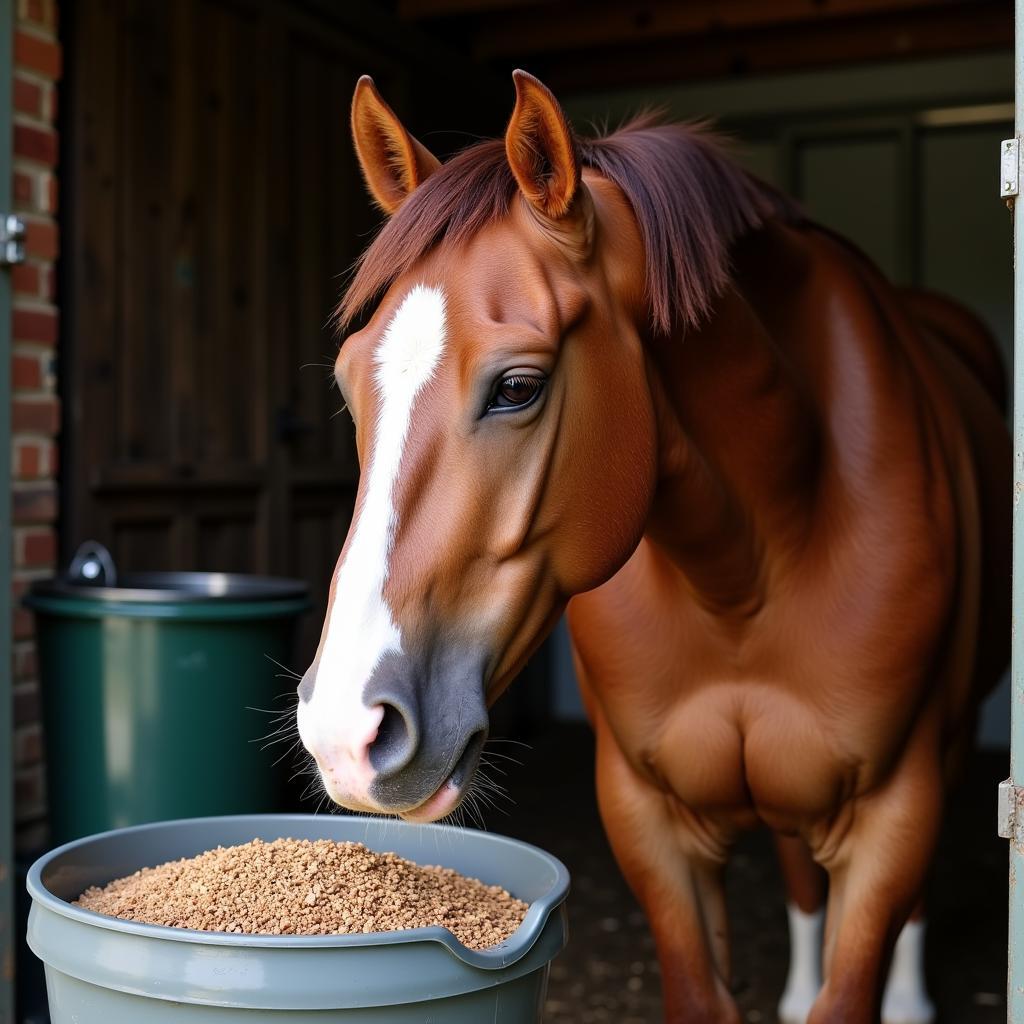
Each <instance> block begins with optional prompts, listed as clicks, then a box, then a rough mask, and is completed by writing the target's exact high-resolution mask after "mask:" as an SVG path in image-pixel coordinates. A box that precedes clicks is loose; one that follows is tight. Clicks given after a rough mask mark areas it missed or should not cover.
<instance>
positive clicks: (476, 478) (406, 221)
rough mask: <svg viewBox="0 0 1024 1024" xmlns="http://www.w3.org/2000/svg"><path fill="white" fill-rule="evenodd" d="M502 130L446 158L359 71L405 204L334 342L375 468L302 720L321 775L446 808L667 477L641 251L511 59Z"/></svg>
mask: <svg viewBox="0 0 1024 1024" xmlns="http://www.w3.org/2000/svg"><path fill="white" fill-rule="evenodd" d="M514 78H515V88H516V103H515V109H514V111H513V114H512V117H511V120H510V123H509V126H508V130H507V132H506V135H505V138H504V140H494V141H490V142H485V143H480V144H477V145H476V146H474V147H471V148H470V149H469V150H466V151H464V152H463V153H461V154H459V155H457V156H455V157H454V158H452V159H451V160H450V161H448V162H447V163H446V164H444V165H442V164H440V163H439V162H438V160H437V159H436V158H435V157H434V156H432V155H431V154H430V153H429V152H428V151H427V149H426V148H425V147H424V146H423V145H422V144H421V143H420V142H418V141H417V140H416V139H414V138H413V137H412V136H411V135H410V134H409V132H408V131H407V130H406V129H405V128H404V126H403V125H402V124H401V123H400V121H399V120H398V119H397V117H396V116H395V114H394V113H393V111H392V110H391V109H390V108H389V107H388V106H387V104H386V103H385V102H384V101H383V99H382V98H381V97H380V95H379V94H378V93H377V91H376V89H375V87H374V85H373V83H372V82H371V81H370V79H368V78H363V79H361V80H360V82H359V84H358V86H357V88H356V92H355V97H354V100H353V107H352V130H353V136H354V141H355V148H356V152H357V155H358V158H359V162H360V164H361V167H362V171H363V174H364V177H365V179H366V183H367V186H368V188H369V191H370V193H371V195H372V196H373V198H374V199H375V200H376V202H377V203H378V205H379V206H380V207H381V208H382V209H383V211H384V212H385V213H386V214H387V215H388V216H389V218H390V219H389V220H388V222H387V223H386V224H385V226H384V228H383V229H382V231H381V233H380V235H379V236H378V238H377V239H376V241H375V242H374V243H373V245H372V246H371V247H370V249H369V250H368V252H367V254H366V255H365V256H364V259H363V261H362V264H361V266H360V268H359V271H358V273H357V275H356V277H355V279H354V281H353V284H352V286H351V287H350V289H349V291H348V294H347V297H346V299H345V302H344V303H343V307H342V310H341V311H340V316H341V321H342V323H343V324H344V323H347V322H348V321H349V320H350V319H351V318H352V317H353V315H354V314H355V313H357V312H359V311H360V309H362V308H363V307H365V306H368V305H370V304H372V303H374V302H375V303H376V306H375V309H373V312H372V315H371V316H369V319H368V321H367V322H366V325H365V326H364V327H363V328H362V329H361V330H359V331H357V332H355V333H352V334H350V335H349V336H348V337H347V338H346V339H345V340H344V342H343V344H342V346H341V349H340V354H339V356H338V359H337V364H336V378H337V382H338V386H339V388H340V390H341V394H342V395H343V397H344V401H345V402H346V404H347V406H348V409H349V411H350V413H351V415H352V417H353V420H354V422H355V429H356V443H357V449H358V454H359V460H360V465H361V467H362V475H361V479H360V484H359V490H358V494H357V498H356V507H355V514H354V516H353V520H352V524H351V528H350V530H349V533H348V537H347V539H346V541H345V544H344V546H343V548H342V551H341V555H340V557H339V560H338V564H337V569H336V572H335V574H334V578H333V582H332V587H331V592H330V602H329V607H328V610H327V615H326V619H325V622H324V627H323V633H322V636H321V641H320V645H319V648H318V650H317V654H316V657H315V659H314V661H313V664H312V665H311V666H310V668H309V670H308V671H307V672H306V674H305V676H304V677H303V680H302V682H301V685H300V686H299V698H300V699H299V703H298V712H297V714H298V725H299V733H300V736H301V738H302V741H303V743H304V745H305V747H306V749H307V750H308V751H309V752H310V753H311V754H312V756H313V758H314V759H315V761H316V764H317V767H318V769H319V773H320V777H321V779H322V781H323V783H324V787H325V789H326V791H327V793H328V794H329V795H330V797H331V798H332V799H333V800H334V801H336V802H337V803H339V804H342V805H344V806H346V807H349V808H352V809H356V810H369V811H377V812H384V813H391V814H399V815H401V816H403V817H405V818H407V819H410V820H434V819H437V818H440V817H443V816H445V815H447V814H448V813H450V812H451V811H452V810H454V808H455V807H456V806H457V805H458V803H459V802H460V801H461V799H462V798H463V796H464V795H465V793H466V791H467V788H468V786H469V784H470V781H471V779H472V776H473V774H474V772H475V770H476V767H477V765H478V761H479V758H480V754H481V750H482V747H483V744H484V741H485V739H486V737H487V731H488V709H489V707H490V706H491V705H492V704H493V702H494V701H495V700H496V699H497V697H498V696H499V695H500V694H501V693H502V691H503V690H504V689H505V687H506V686H507V685H508V684H509V683H510V681H511V680H512V679H513V678H514V677H515V675H516V674H517V672H518V671H519V670H520V668H521V667H522V666H523V665H524V663H525V662H526V660H527V658H528V657H529V655H530V654H531V653H532V652H533V651H534V650H535V649H536V648H537V646H538V645H539V644H540V642H541V641H542V640H543V638H544V637H545V636H546V634H547V633H548V631H549V630H550V628H551V627H552V625H553V624H554V622H555V621H556V620H557V618H558V616H559V615H560V613H561V611H562V610H563V608H564V606H565V604H566V602H567V600H568V598H569V597H570V596H572V595H573V594H577V593H580V592H582V591H585V590H588V589H590V588H593V587H595V586H598V585H599V584H601V583H603V582H604V581H606V580H607V579H609V578H610V577H611V576H612V575H613V574H614V573H615V572H616V571H617V570H618V569H619V568H620V567H621V566H622V565H623V563H624V562H625V561H626V559H627V558H628V557H629V555H630V554H631V553H632V552H633V550H634V549H635V547H636V545H637V543H638V541H639V539H640V537H641V535H642V533H643V529H644V522H645V518H646V515H647V510H648V508H649V505H650V501H651V497H652V492H653V489H654V482H655V476H656V473H655V467H656V444H655V435H656V427H655V412H654V409H653V407H652V403H651V398H650V388H649V382H648V368H647V365H646V355H645V349H644V344H643V339H642V337H641V335H642V327H641V326H638V324H642V322H643V316H642V315H641V314H642V310H643V309H644V308H645V306H644V249H643V244H642V241H641V238H640V236H639V234H638V230H637V225H636V221H635V218H634V217H633V216H632V214H631V210H630V205H629V203H628V202H627V201H626V199H625V198H624V197H623V195H622V193H621V191H620V190H619V189H617V188H616V187H615V186H614V185H612V184H611V183H610V182H609V181H607V180H606V179H605V178H604V177H603V176H601V175H599V174H596V173H592V172H591V171H587V172H586V173H584V171H583V170H582V169H581V161H580V155H579V149H578V143H577V141H576V139H575V138H574V135H573V132H572V130H571V128H570V126H569V124H568V122H567V121H566V119H565V116H564V114H563V112H562V110H561V108H560V107H559V105H558V103H557V101H556V100H555V98H554V97H553V96H552V95H551V93H550V92H549V91H548V90H547V89H546V88H545V87H544V86H543V85H542V84H541V83H540V82H538V81H537V80H536V79H534V78H532V77H531V76H529V75H527V74H525V73H523V72H516V73H515V76H514Z"/></svg>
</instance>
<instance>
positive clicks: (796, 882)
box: [775, 833, 828, 1024]
mask: <svg viewBox="0 0 1024 1024" xmlns="http://www.w3.org/2000/svg"><path fill="white" fill-rule="evenodd" d="M775 850H776V853H777V855H778V858H779V867H780V868H781V869H782V881H783V884H784V885H785V888H786V916H787V918H788V920H789V972H788V974H787V975H786V987H785V988H784V989H783V992H782V997H781V998H780V999H779V1022H780V1024H807V1015H808V1014H809V1013H810V1012H811V1007H812V1006H813V1005H814V1000H815V999H817V998H818V993H819V992H820V991H821V946H822V939H823V938H824V934H825V895H826V890H827V881H828V876H827V875H826V874H825V871H824V869H823V868H822V867H821V866H820V865H819V864H817V863H816V862H815V860H814V857H813V855H812V854H811V850H810V847H809V846H808V845H807V843H806V842H805V841H804V840H803V839H801V838H800V837H799V836H784V835H780V834H779V833H776V835H775Z"/></svg>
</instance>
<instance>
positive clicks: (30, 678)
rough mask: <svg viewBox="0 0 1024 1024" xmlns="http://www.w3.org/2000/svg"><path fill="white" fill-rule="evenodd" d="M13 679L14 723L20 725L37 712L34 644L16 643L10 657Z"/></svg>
mask: <svg viewBox="0 0 1024 1024" xmlns="http://www.w3.org/2000/svg"><path fill="white" fill-rule="evenodd" d="M12 662H13V665H12V671H13V673H14V681H15V682H16V683H18V684H19V685H18V686H15V688H14V724H15V725H20V724H21V723H22V722H27V721H29V720H30V719H32V718H35V717H36V716H37V715H38V714H39V693H38V691H37V689H36V686H35V683H34V680H35V678H36V675H37V674H38V673H39V661H38V659H37V658H36V648H35V644H30V643H29V644H25V643H23V644H18V645H16V646H15V648H14V657H13V659H12Z"/></svg>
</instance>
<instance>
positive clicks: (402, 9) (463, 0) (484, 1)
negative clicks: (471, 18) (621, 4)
mask: <svg viewBox="0 0 1024 1024" xmlns="http://www.w3.org/2000/svg"><path fill="white" fill-rule="evenodd" d="M558 2H559V0H398V16H399V17H400V18H401V19H402V20H404V21H428V20H432V19H435V18H450V17H452V16H453V15H460V14H494V13H496V12H500V11H512V10H519V11H521V10H522V9H523V8H525V7H542V6H549V7H550V6H553V5H555V4H557V3H558Z"/></svg>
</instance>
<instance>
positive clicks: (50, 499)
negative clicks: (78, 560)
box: [11, 0, 61, 848]
mask: <svg viewBox="0 0 1024 1024" xmlns="http://www.w3.org/2000/svg"><path fill="white" fill-rule="evenodd" d="M60 71H61V51H60V44H59V43H58V41H57V0H18V5H17V24H16V31H15V38H14V180H13V183H12V193H13V197H14V208H15V210H16V211H17V212H18V213H19V214H20V215H21V217H22V218H23V219H24V220H25V224H26V227H27V230H28V239H27V251H28V259H27V260H26V262H25V263H24V264H22V265H21V266H18V267H15V268H14V269H13V271H12V280H13V284H14V312H13V324H12V327H13V331H12V333H13V342H14V354H13V366H12V367H11V376H12V387H13V396H12V405H13V410H12V420H13V422H12V429H13V439H12V443H13V447H14V450H13V452H12V455H13V473H14V484H13V486H14V538H13V540H14V580H15V583H14V589H15V599H17V598H18V597H20V595H21V594H22V593H23V592H24V589H25V588H26V587H27V585H28V583H29V581H30V580H32V579H33V578H35V577H37V576H47V575H50V574H51V573H52V572H53V570H54V568H55V566H56V559H57V533H56V520H57V433H58V429H59V424H60V410H59V406H58V400H57V389H56V378H55V358H56V344H57V326H58V319H57V307H56V304H55V295H56V293H55V261H56V259H57V253H58V238H59V236H58V228H57V220H56V216H57V203H58V188H57V177H56V167H57V153H58V138H57V131H56V128H55V124H56V118H57V81H58V80H59V78H60ZM13 659H14V664H13V678H14V725H15V732H14V762H15V814H16V823H17V835H18V844H19V846H20V847H22V848H28V847H31V846H35V845H38V844H39V843H41V842H42V841H44V840H45V810H46V792H45V779H44V773H43V765H42V732H41V728H40V724H39V683H38V677H37V673H36V657H35V646H34V643H33V638H32V617H31V615H29V614H28V613H27V612H26V611H24V610H22V609H20V608H18V609H16V610H15V612H14V650H13Z"/></svg>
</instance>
